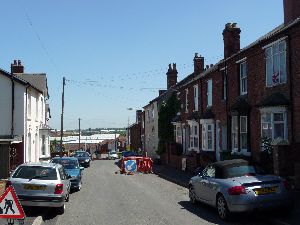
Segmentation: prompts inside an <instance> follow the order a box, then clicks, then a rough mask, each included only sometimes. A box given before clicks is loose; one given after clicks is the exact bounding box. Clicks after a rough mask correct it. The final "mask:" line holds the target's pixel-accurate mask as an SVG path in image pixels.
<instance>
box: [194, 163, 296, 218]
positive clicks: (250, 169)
mask: <svg viewBox="0 0 300 225" xmlns="http://www.w3.org/2000/svg"><path fill="white" fill-rule="evenodd" d="M189 197H190V201H191V202H192V203H196V202H197V201H201V202H203V203H205V204H208V205H211V206H213V207H216V208H217V210H218V214H219V216H220V218H221V219H227V218H228V217H229V216H230V214H231V213H232V212H247V211H253V210H260V209H270V208H278V207H282V208H283V209H285V210H289V209H291V208H292V207H293V201H292V193H291V188H290V186H289V184H288V182H287V181H286V180H284V179H283V178H281V177H278V176H275V175H263V174H261V173H260V172H259V171H258V170H257V168H256V167H254V166H252V165H250V164H249V163H248V162H247V161H245V160H242V159H236V160H225V161H220V162H216V163H213V164H211V165H209V166H207V167H206V168H205V169H204V170H203V171H202V172H201V173H200V174H198V175H197V176H194V177H192V178H191V180H190V182H189Z"/></svg>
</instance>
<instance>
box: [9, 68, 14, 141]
mask: <svg viewBox="0 0 300 225" xmlns="http://www.w3.org/2000/svg"><path fill="white" fill-rule="evenodd" d="M14 111H15V82H14V76H13V74H12V73H11V132H10V135H11V138H13V137H14V119H15V117H14Z"/></svg>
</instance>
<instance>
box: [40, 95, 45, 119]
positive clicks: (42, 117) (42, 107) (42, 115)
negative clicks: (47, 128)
mask: <svg viewBox="0 0 300 225" xmlns="http://www.w3.org/2000/svg"><path fill="white" fill-rule="evenodd" d="M41 109H42V114H41V120H42V121H43V122H45V121H44V101H43V97H41Z"/></svg>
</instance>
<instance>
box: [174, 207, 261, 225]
mask: <svg viewBox="0 0 300 225" xmlns="http://www.w3.org/2000/svg"><path fill="white" fill-rule="evenodd" d="M178 204H179V205H181V206H182V208H183V209H185V210H188V211H189V212H191V213H193V214H194V215H196V216H198V217H200V218H202V219H204V220H206V221H208V222H210V223H214V224H220V225H229V224H231V225H232V224H251V225H253V224H261V223H262V222H263V221H265V219H264V218H263V215H262V214H260V213H253V214H241V213H240V214H233V215H232V218H230V220H229V221H228V222H227V221H223V220H221V219H220V218H219V217H218V213H217V210H216V209H215V208H213V207H210V206H207V205H205V204H201V203H197V204H196V205H193V204H192V203H191V202H189V201H180V202H178Z"/></svg>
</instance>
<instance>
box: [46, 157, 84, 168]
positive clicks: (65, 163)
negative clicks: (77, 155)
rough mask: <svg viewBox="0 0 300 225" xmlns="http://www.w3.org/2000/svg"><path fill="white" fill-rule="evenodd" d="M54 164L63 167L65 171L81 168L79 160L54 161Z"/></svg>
mask: <svg viewBox="0 0 300 225" xmlns="http://www.w3.org/2000/svg"><path fill="white" fill-rule="evenodd" d="M52 162H53V163H59V164H61V165H63V166H64V168H65V169H78V168H79V165H78V162H77V159H76V160H68V159H53V160H52Z"/></svg>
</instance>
